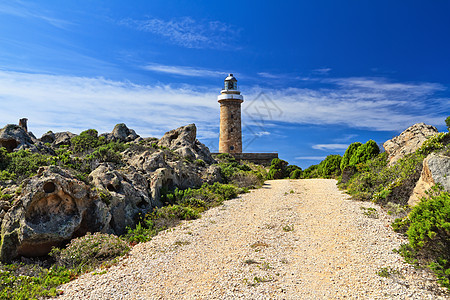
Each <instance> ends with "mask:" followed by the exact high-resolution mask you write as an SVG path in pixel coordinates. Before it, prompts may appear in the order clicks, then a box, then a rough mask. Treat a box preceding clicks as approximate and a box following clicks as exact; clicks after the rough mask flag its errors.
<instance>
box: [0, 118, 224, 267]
mask: <svg viewBox="0 0 450 300" xmlns="http://www.w3.org/2000/svg"><path fill="white" fill-rule="evenodd" d="M2 133H3V135H2V136H3V137H4V138H5V140H6V141H9V140H13V142H9V143H10V149H11V151H13V150H16V149H22V148H28V149H30V150H31V151H32V152H39V153H41V154H48V155H56V154H55V149H58V148H59V147H60V146H62V145H67V146H71V140H72V138H73V137H74V136H76V135H75V134H73V133H70V132H57V133H53V132H51V131H49V132H47V133H45V134H44V135H42V137H41V138H40V139H33V138H31V137H30V136H29V135H30V133H27V132H25V130H24V129H23V128H21V127H19V126H16V125H8V126H7V127H5V128H4V129H3V130H2ZM101 136H103V137H104V138H105V140H106V142H112V141H115V142H122V143H124V142H127V143H128V145H127V147H128V148H127V149H126V150H125V151H123V152H121V153H120V154H118V153H116V155H119V156H121V159H117V160H112V161H113V162H114V163H113V162H102V161H108V160H100V159H98V158H96V159H92V157H91V158H90V159H91V160H86V157H87V155H89V153H87V154H83V155H84V156H82V157H80V156H76V157H74V155H73V154H70V152H68V155H71V156H72V157H71V158H73V159H74V161H77V162H80V163H88V164H89V165H86V166H88V167H86V168H75V169H74V170H70V171H69V170H63V169H61V168H60V167H56V166H50V167H43V168H41V169H40V170H39V172H38V175H36V176H33V177H31V178H28V179H26V180H25V181H23V182H22V191H21V192H18V191H20V188H19V184H20V182H17V183H15V182H14V181H11V182H9V183H7V182H0V183H1V184H2V186H1V187H2V188H3V190H2V192H4V193H8V194H9V195H12V196H11V197H13V199H12V200H11V201H10V200H8V201H0V222H1V224H2V228H1V242H0V260H2V261H10V260H11V259H13V258H15V257H17V256H21V255H22V256H40V255H45V254H47V253H48V252H49V250H50V249H51V247H53V246H61V245H63V244H64V243H66V242H67V241H69V240H70V239H72V238H74V237H78V236H81V235H84V234H85V233H86V232H88V231H89V232H98V231H100V232H106V233H115V234H122V233H124V232H125V231H126V228H127V226H130V227H132V226H134V225H135V224H136V221H137V219H138V216H139V215H140V214H145V213H147V212H149V211H151V210H152V209H153V208H155V207H160V206H163V205H164V204H165V203H163V201H162V200H161V198H163V199H164V197H162V195H164V194H165V193H167V192H170V191H172V190H174V189H175V188H179V189H186V188H193V187H199V186H201V185H202V184H203V183H205V182H208V183H211V184H212V183H214V182H217V181H221V180H222V178H221V172H220V168H219V167H218V166H213V165H211V163H212V162H214V160H213V159H212V157H211V154H210V153H209V149H208V148H207V147H206V146H205V145H203V144H202V143H200V142H199V141H198V140H197V139H196V127H195V125H194V124H191V125H188V126H184V127H180V128H178V129H175V130H172V131H170V132H168V133H166V134H165V135H164V136H163V138H161V139H160V140H158V139H156V138H145V139H144V138H141V137H139V136H138V135H137V134H136V133H135V132H134V130H132V129H129V128H127V127H126V125H125V124H117V125H116V126H115V128H114V130H113V132H111V133H105V134H102V135H101ZM22 146H23V147H22ZM181 158H185V159H181ZM199 159H201V160H203V162H201V161H197V162H195V163H194V161H195V160H199ZM85 170H92V172H90V174H89V175H88V176H87V178H85V179H84V180H86V181H88V182H89V185H87V184H85V183H84V182H82V181H80V180H78V179H77V178H76V177H75V176H74V174H77V175H82V176H84V174H80V173H79V172H86V171H85ZM79 178H81V177H79Z"/></svg>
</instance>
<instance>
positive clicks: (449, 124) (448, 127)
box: [445, 116, 450, 131]
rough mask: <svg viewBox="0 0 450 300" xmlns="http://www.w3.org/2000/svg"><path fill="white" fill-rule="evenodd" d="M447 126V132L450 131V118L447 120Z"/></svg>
mask: <svg viewBox="0 0 450 300" xmlns="http://www.w3.org/2000/svg"><path fill="white" fill-rule="evenodd" d="M445 125H447V130H448V131H450V116H448V117H447V119H445Z"/></svg>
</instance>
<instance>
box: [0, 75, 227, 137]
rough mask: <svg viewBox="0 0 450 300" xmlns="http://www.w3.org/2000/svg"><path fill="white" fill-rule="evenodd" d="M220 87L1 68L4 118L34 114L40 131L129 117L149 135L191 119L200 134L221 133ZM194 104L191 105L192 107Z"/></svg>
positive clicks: (107, 126) (32, 123)
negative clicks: (153, 83) (215, 89)
mask: <svg viewBox="0 0 450 300" xmlns="http://www.w3.org/2000/svg"><path fill="white" fill-rule="evenodd" d="M216 97H217V95H216V93H204V92H203V93H200V92H196V91H192V90H188V89H185V88H179V87H177V88H175V87H171V86H169V85H159V86H145V85H137V84H132V83H127V82H118V81H111V80H107V79H103V78H84V77H73V76H54V75H45V74H27V73H19V72H6V71H1V70H0V103H1V105H2V107H3V108H7V109H2V110H1V111H0V120H2V122H5V123H16V122H17V120H18V119H19V118H21V117H27V118H28V119H29V128H30V130H31V131H33V132H34V133H35V134H36V135H38V136H39V135H40V134H42V133H44V132H46V131H47V130H53V131H65V130H70V131H72V132H75V133H77V132H80V131H81V130H85V129H88V128H96V129H97V130H99V131H100V132H110V131H111V130H112V128H113V127H114V125H115V124H116V123H119V122H125V123H126V124H127V125H128V126H130V127H131V128H133V129H135V130H136V132H137V133H138V134H141V135H143V136H161V135H162V134H164V132H166V131H168V130H170V129H173V128H177V127H179V126H182V125H186V124H189V123H196V124H197V125H199V126H198V127H199V132H198V133H199V136H200V137H204V138H210V137H214V136H216V135H217V132H218V125H219V123H218V118H219V110H218V107H217V106H218V104H217V102H216ZM187 108H189V109H187Z"/></svg>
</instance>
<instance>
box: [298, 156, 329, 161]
mask: <svg viewBox="0 0 450 300" xmlns="http://www.w3.org/2000/svg"><path fill="white" fill-rule="evenodd" d="M325 158H326V156H297V157H296V158H295V159H296V160H324V159H325Z"/></svg>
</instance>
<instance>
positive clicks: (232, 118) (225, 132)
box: [217, 74, 244, 153]
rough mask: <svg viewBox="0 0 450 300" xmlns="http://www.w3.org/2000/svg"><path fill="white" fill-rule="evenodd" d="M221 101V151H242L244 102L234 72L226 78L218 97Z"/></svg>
mask: <svg viewBox="0 0 450 300" xmlns="http://www.w3.org/2000/svg"><path fill="white" fill-rule="evenodd" d="M217 100H218V102H219V103H220V138H219V152H220V153H242V131H241V103H242V102H244V97H242V95H241V92H240V91H238V88H237V80H236V78H234V76H233V74H229V75H228V77H227V78H225V86H224V89H223V90H222V91H220V95H219V96H218V97H217Z"/></svg>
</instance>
